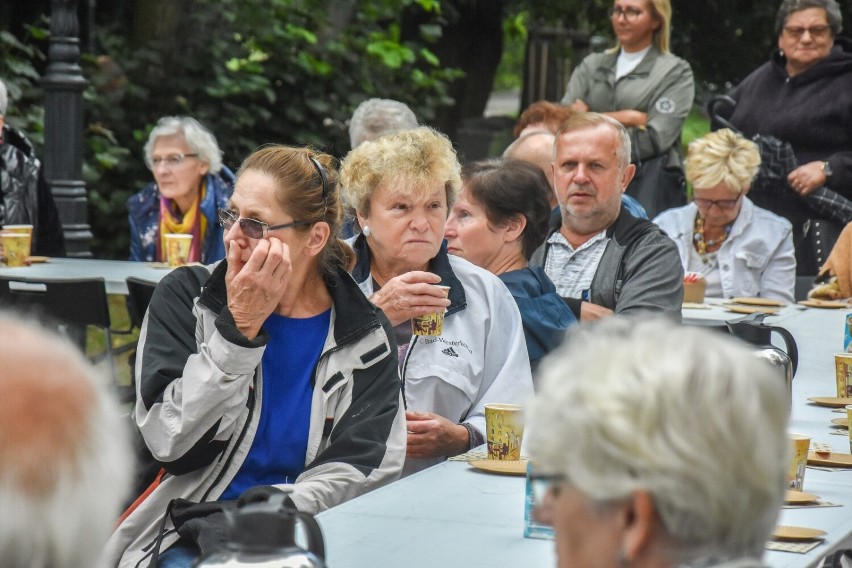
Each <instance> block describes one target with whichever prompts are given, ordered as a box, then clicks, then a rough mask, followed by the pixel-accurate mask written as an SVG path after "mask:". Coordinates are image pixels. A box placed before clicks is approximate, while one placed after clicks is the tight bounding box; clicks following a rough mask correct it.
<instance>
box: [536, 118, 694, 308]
mask: <svg viewBox="0 0 852 568" xmlns="http://www.w3.org/2000/svg"><path fill="white" fill-rule="evenodd" d="M551 167H552V169H553V183H554V188H555V190H556V198H557V200H558V202H559V206H560V208H561V213H562V215H561V219H559V220H558V221H559V222H558V223H557V225H556V226H554V227H552V232H551V233H550V236H549V237H548V238H547V239H546V240H545V242H544V244H543V245H542V246H541V247H539V249H538V250H537V251H536V252H535V253H534V254H533V256H532V259H531V260H530V264H531V265H534V266H542V267H544V271H545V272H546V273H547V275H548V276H549V277H550V279H551V280H553V282H554V284H556V290H557V292H559V295H560V296H562V297H563V298H564V299H565V301H566V302H567V303H568V305H569V307H570V308H571V309H572V311H574V314H575V315H576V316H577V317H578V318H579V319H581V320H592V319H599V318H601V317H606V316H608V315H612V314H613V313H615V314H628V313H629V314H632V313H635V312H637V311H642V310H647V311H655V312H663V313H665V314H667V315H670V316H671V317H672V318H673V319H675V320H677V321H680V310H681V303H682V301H683V268H682V266H681V264H680V257H679V256H678V252H677V247H676V246H675V244H674V242H673V241H672V240H671V239H670V238H669V237H668V236H666V235H665V233H663V232H662V231H661V230H660V229H659V228H658V227H657V226H656V225H654V224H653V223H651V222H650V221H647V220H644V219H637V218H635V217H633V216H632V215H631V214H630V213H629V212H627V211H626V210H625V209H624V207H623V206H622V202H621V196H622V194H623V193H624V190H625V188H626V187H627V185H628V184H629V183H630V180H631V179H633V175H634V174H635V172H636V166H634V165H633V164H630V137H629V135H628V133H627V130H626V129H625V128H624V127H623V126H622V125H621V124H620V123H619V122H617V121H615V120H613V119H611V118H609V117H607V116H605V115H602V114H598V113H592V112H590V113H581V114H577V115H574V116H572V117H571V118H570V119H568V120H567V121H566V122H565V123H564V124H563V125H562V127H561V128H560V129H559V132H558V133H557V134H556V144H555V146H554V159H553V163H552V164H551Z"/></svg>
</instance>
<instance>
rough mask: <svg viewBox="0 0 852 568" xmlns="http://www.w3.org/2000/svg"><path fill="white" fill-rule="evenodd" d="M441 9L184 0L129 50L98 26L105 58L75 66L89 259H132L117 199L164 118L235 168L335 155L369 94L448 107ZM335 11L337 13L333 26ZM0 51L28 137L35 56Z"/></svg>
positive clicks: (428, 115) (134, 183)
mask: <svg viewBox="0 0 852 568" xmlns="http://www.w3.org/2000/svg"><path fill="white" fill-rule="evenodd" d="M152 4H153V3H152ZM347 6H348V7H349V8H351V10H348V13H347ZM146 7H147V5H146V4H142V5H141V8H140V9H142V10H144V9H145V8H146ZM154 7H156V4H154ZM441 8H442V4H441V2H440V1H439V0H358V1H357V2H354V1H353V2H345V1H337V0H335V1H333V2H331V1H330V0H215V1H213V0H187V1H185V2H182V3H181V9H180V10H179V11H177V13H176V19H174V20H173V21H163V22H162V24H163V29H164V30H166V31H165V32H164V33H162V34H161V35H160V36H157V37H151V38H149V41H144V42H138V43H136V44H134V43H133V41H134V39H138V38H135V36H133V34H130V33H128V30H127V29H125V28H122V27H120V26H118V25H113V26H103V25H102V26H100V27H99V29H98V33H99V36H98V45H99V46H101V53H100V54H84V56H83V61H82V63H83V66H84V70H85V75H86V77H87V79H89V80H90V84H89V87H88V88H87V90H86V92H85V100H86V112H87V117H86V123H87V127H86V132H85V136H86V153H85V157H84V159H85V164H84V169H83V175H84V178H85V181H86V185H87V189H88V196H89V222H90V224H91V225H92V231H93V233H94V235H95V243H94V246H93V250H94V252H95V254H96V255H97V256H102V257H116V258H125V257H126V256H127V250H128V241H129V235H128V227H127V211H126V206H125V203H126V201H127V199H128V197H129V196H130V195H131V194H132V193H134V192H135V191H138V190H139V189H140V188H141V187H142V186H143V185H144V184H146V183H149V182H150V181H151V174H150V172H149V171H147V169H146V168H145V166H144V163H143V156H142V148H143V146H144V143H145V141H146V139H147V136H148V132H149V131H150V129H151V127H152V126H153V124H154V123H155V122H156V121H157V119H159V118H160V117H162V116H167V115H190V116H193V117H195V118H197V119H198V120H200V121H201V122H202V123H203V124H205V125H206V126H208V127H209V128H210V129H211V130H212V131H213V133H214V134H215V135H216V137H217V140H218V142H219V145H220V147H221V148H222V150H223V151H224V162H225V164H226V165H228V166H229V167H231V168H232V169H235V168H236V167H238V166H239V164H240V162H241V161H242V159H243V158H244V157H245V156H246V155H247V154H248V153H250V152H251V151H252V150H254V149H255V148H257V147H258V146H260V145H261V144H265V143H284V144H297V145H301V144H312V145H314V146H317V147H320V148H323V149H325V150H327V151H329V152H331V153H333V154H335V155H337V156H342V155H344V154H345V153H346V152H347V151H348V149H349V142H348V131H347V127H348V125H347V120H348V118H349V117H350V116H351V114H352V112H353V111H354V109H355V107H356V106H357V105H358V104H359V103H360V102H361V101H362V100H364V99H366V98H369V97H373V96H376V97H383V98H393V99H397V100H401V101H403V102H406V103H407V104H409V105H410V106H411V107H412V109H414V111H415V113H417V115H418V117H419V118H420V119H421V120H422V121H423V122H427V123H428V122H429V121H430V120H431V119H433V118H434V116H435V114H436V111H437V109H438V108H439V107H441V106H444V105H449V104H452V99H451V98H450V97H449V96H448V94H447V93H448V87H449V84H450V83H451V82H452V81H453V80H455V79H456V78H458V77H459V72H458V71H457V70H454V69H448V68H444V67H442V66H441V62H440V61H439V59H438V57H436V55H435V53H434V51H433V50H432V49H430V47H431V46H433V45H434V44H435V42H437V41H440V39H441V22H442V19H441V18H442V16H441ZM330 9H331V11H339V12H338V13H336V14H334V15H335V17H334V18H331V17H330ZM410 10H416V11H419V12H421V13H423V14H425V15H426V19H425V22H424V23H423V25H421V26H420V28H419V30H418V33H417V34H415V37H403V34H402V33H401V31H400V29H401V27H400V26H401V22H402V18H403V15H404V13H406V11H410ZM341 14H343V17H340V16H341ZM157 16H158V17H160V16H161V17H162V18H163V19H166V20H168V17H167V14H166V13H165V12H163V13H158V14H157ZM158 23H159V22H158ZM409 35H410V34H409ZM131 38H134V39H131ZM0 50H2V51H0V54H2V56H3V57H2V58H0V59H2V60H0V73H2V74H5V75H9V74H10V72H9V71H7V70H6V67H8V68H17V67H16V66H20V68H19V69H17V71H16V73H15V77H16V78H17V81H13V85H14V86H12V89H14V98H15V99H16V100H17V99H19V98H20V97H19V96H18V95H20V94H21V92H22V91H24V90H25V87H26V88H27V89H32V90H33V91H34V92H36V94H37V96H36V97H34V98H33V99H32V100H31V101H30V104H27V105H24V107H23V108H25V109H26V112H27V113H32V114H33V118H32V120H30V119H29V118H28V119H26V120H25V119H24V116H25V115H22V116H21V118H20V120H19V123H20V125H21V126H22V127H24V128H25V129H26V130H27V131H28V132H29V133H33V132H36V133H37V132H39V131H40V122H38V121H37V120H36V119H37V118H38V113H39V112H40V110H36V109H40V108H41V104H40V100H41V97H40V93H38V85H37V83H36V82H35V80H37V78H38V74H37V73H34V72H33V67H32V64H31V63H30V62H31V61H32V60H34V59H36V58H37V57H39V56H40V54H38V53H36V52H34V51H33V50H32V48H29V47H27V46H26V45H22V44H18V43H17V42H16V41H14V38H13V37H11V36H9V35H8V34H2V35H0ZM10 53H12V54H13V55H14V57H10V56H9V54H10ZM37 101H39V102H37ZM36 122H38V126H39V127H36V126H35V124H34V123H36Z"/></svg>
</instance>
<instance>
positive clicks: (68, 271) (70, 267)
mask: <svg viewBox="0 0 852 568" xmlns="http://www.w3.org/2000/svg"><path fill="white" fill-rule="evenodd" d="M168 273H169V268H167V267H164V266H163V265H162V264H158V263H151V262H131V261H127V260H99V259H94V258H58V257H57V258H50V259H48V260H47V262H43V263H38V264H33V265H31V266H22V267H19V268H8V267H6V266H5V265H0V275H3V276H7V275H8V276H19V277H21V278H45V279H60V278H96V277H101V278H103V279H104V281H105V283H106V291H107V294H123V295H126V294H127V285H126V283H125V278H127V277H128V276H135V277H137V278H142V279H143V280H150V281H152V282H159V281H160V279H162V278H163V276H165V275H166V274H168Z"/></svg>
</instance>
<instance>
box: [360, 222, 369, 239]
mask: <svg viewBox="0 0 852 568" xmlns="http://www.w3.org/2000/svg"><path fill="white" fill-rule="evenodd" d="M361 234H362V235H364V236H365V237H369V236H370V234H371V233H370V227H368V226H367V225H364V227H363V228H362V229H361Z"/></svg>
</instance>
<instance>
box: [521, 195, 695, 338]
mask: <svg viewBox="0 0 852 568" xmlns="http://www.w3.org/2000/svg"><path fill="white" fill-rule="evenodd" d="M561 227H562V223H561V220H558V221H557V222H556V224H555V225H553V226H552V227H551V231H550V234H553V233H554V232H556V231H558V230H559V229H560V228H561ZM606 236H607V237H609V242H607V244H606V249H604V253H603V256H602V257H601V260H600V263H599V264H598V268H597V270H596V271H595V276H594V278H593V279H592V285H591V289H590V296H589V301H590V302H592V303H593V304H597V305H599V306H603V307H605V308H609V309H611V310H613V311H614V312H615V313H616V314H633V313H636V312H639V311H642V310H648V311H654V312H662V313H665V314H666V315H669V316H671V317H672V318H673V319H676V320H677V321H680V319H681V304H682V303H683V266H681V263H680V256H679V255H678V252H677V246H676V245H675V243H674V241H672V240H671V239H670V238H669V237H668V236H667V235H666V234H665V233H664V232H663V231H662V229H660V228H659V227H657V226H656V225H654V224H653V223H651V222H650V221H648V220H646V219H637V218H636V217H634V216H633V215H631V214H630V213H628V212H627V210H626V209H625V208H624V206H622V207H621V212H620V213H619V214H618V218H616V220H615V222H614V223H613V224H612V225H611V226H610V227H609V228H608V229H607V230H606ZM550 246H551V245H550V243H548V242H547V240H545V242H544V244H542V245H541V246H540V247H539V248H538V249H536V251H535V252H534V253H533V255H532V258H530V265H531V266H541V267H542V268H543V267H544V266H545V264H546V261H547V253H548V250H549V248H550ZM548 277H550V279H551V280H555V279H556V278H555V275H553V274H548ZM565 300H566V302H567V303H568V306H569V307H570V308H571V309H572V310H573V311H574V314H575V315H576V316H577V317H578V318H579V317H580V312H579V305H580V302H581V300H580V299H579V298H566V299H565Z"/></svg>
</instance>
